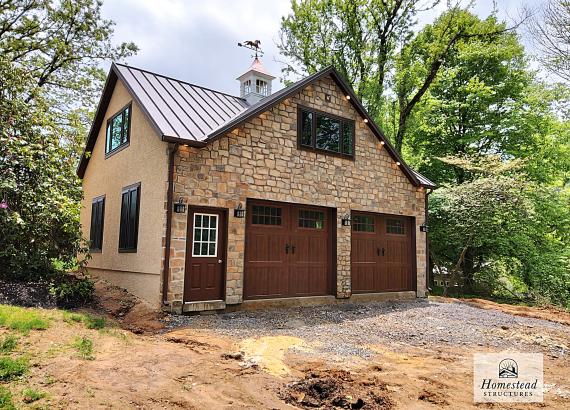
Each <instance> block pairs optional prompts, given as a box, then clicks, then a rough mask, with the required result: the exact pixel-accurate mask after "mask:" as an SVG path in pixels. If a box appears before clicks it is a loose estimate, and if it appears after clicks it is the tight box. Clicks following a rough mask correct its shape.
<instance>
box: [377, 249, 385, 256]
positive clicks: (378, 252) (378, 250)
mask: <svg viewBox="0 0 570 410" xmlns="http://www.w3.org/2000/svg"><path fill="white" fill-rule="evenodd" d="M376 253H377V254H378V256H380V248H376ZM382 256H384V248H382Z"/></svg>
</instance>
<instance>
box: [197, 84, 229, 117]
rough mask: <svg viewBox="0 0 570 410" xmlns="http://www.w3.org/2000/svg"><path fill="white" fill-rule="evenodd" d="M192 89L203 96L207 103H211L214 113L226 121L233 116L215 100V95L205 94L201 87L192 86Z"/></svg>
mask: <svg viewBox="0 0 570 410" xmlns="http://www.w3.org/2000/svg"><path fill="white" fill-rule="evenodd" d="M192 89H193V90H194V92H196V93H197V94H199V95H201V96H203V97H204V99H205V100H206V101H209V102H210V106H212V108H213V109H214V111H216V112H217V113H218V114H219V115H220V116H221V117H222V118H224V119H225V118H229V117H231V116H232V114H231V111H228V109H227V108H224V107H223V105H222V104H221V103H220V101H219V100H216V99H215V98H214V95H210V94H207V93H205V92H204V90H202V89H200V88H199V87H195V86H192Z"/></svg>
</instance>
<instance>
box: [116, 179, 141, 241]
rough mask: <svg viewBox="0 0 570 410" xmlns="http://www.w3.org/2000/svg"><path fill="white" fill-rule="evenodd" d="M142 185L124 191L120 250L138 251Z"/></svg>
mask: <svg viewBox="0 0 570 410" xmlns="http://www.w3.org/2000/svg"><path fill="white" fill-rule="evenodd" d="M139 204H140V185H139V186H135V187H132V188H128V189H126V190H124V191H123V194H122V203H121V226H120V228H119V249H121V250H136V249H137V239H138V227H139Z"/></svg>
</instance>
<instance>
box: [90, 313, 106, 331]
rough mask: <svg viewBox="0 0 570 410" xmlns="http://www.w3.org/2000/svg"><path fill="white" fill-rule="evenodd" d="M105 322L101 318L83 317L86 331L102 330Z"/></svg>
mask: <svg viewBox="0 0 570 410" xmlns="http://www.w3.org/2000/svg"><path fill="white" fill-rule="evenodd" d="M106 323H107V320H106V319H105V318H104V317H102V316H91V315H85V326H87V329H103V328H104V327H105V325H106Z"/></svg>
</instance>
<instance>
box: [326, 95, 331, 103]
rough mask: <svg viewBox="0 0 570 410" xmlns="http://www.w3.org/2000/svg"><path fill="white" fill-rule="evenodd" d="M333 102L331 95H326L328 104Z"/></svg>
mask: <svg viewBox="0 0 570 410" xmlns="http://www.w3.org/2000/svg"><path fill="white" fill-rule="evenodd" d="M331 100H332V97H331V95H330V94H325V101H326V102H331Z"/></svg>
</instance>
